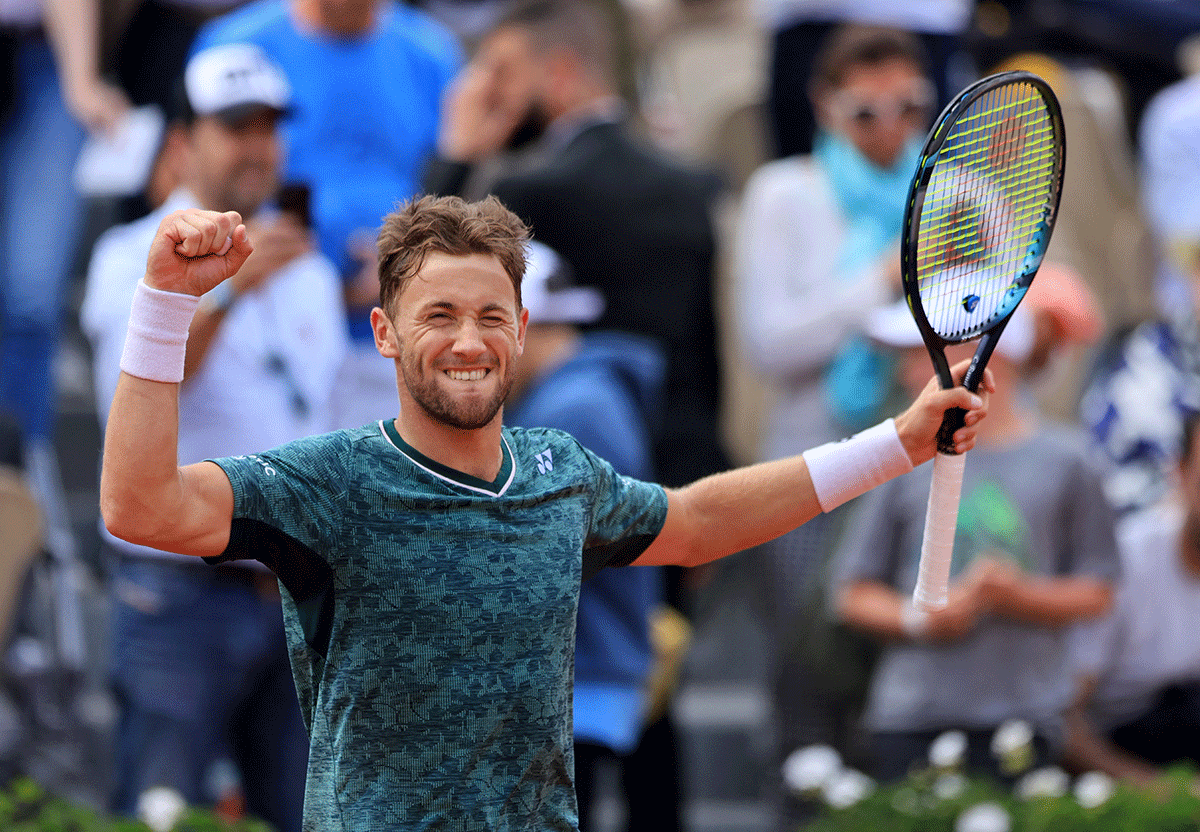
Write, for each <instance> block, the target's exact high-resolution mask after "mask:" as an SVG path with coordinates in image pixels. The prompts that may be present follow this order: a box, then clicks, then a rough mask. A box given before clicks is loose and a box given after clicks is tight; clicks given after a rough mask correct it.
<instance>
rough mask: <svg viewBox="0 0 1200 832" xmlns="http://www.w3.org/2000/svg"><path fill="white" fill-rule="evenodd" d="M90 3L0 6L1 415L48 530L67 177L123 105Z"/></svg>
mask: <svg viewBox="0 0 1200 832" xmlns="http://www.w3.org/2000/svg"><path fill="white" fill-rule="evenodd" d="M97 5H98V4H97V2H96V0H21V1H20V2H15V3H4V4H3V5H2V6H0V411H5V412H8V413H10V414H12V415H13V416H15V417H16V418H17V420H18V422H19V424H20V428H21V432H22V434H23V436H24V441H25V443H26V445H27V450H28V452H27V453H26V463H27V469H28V471H29V475H30V480H31V483H32V484H33V485H34V487H35V490H36V491H37V492H38V499H39V500H41V501H42V503H43V508H45V509H46V510H47V513H48V514H49V515H50V519H51V520H52V521H53V522H54V523H55V524H59V523H63V522H65V521H63V520H60V517H59V515H64V516H65V506H62V505H61V504H60V503H61V500H62V497H61V494H60V490H61V486H60V484H59V481H58V468H57V462H56V460H55V453H54V448H53V444H52V443H53V440H54V426H55V408H56V402H55V398H56V395H55V394H56V391H55V379H54V357H55V352H56V350H57V348H58V344H59V338H60V336H61V327H62V318H63V313H64V303H65V300H66V297H67V286H68V284H69V282H70V277H71V269H72V266H73V264H74V262H73V261H74V257H75V255H76V253H77V250H76V248H77V241H78V239H79V233H80V231H81V230H82V220H83V205H82V201H81V199H80V196H79V194H78V193H77V192H76V190H75V186H74V184H73V183H72V176H71V174H72V169H73V167H74V165H75V160H76V157H77V156H78V155H79V150H80V148H81V147H82V146H83V141H84V138H85V136H86V134H87V131H104V130H107V129H110V128H111V127H112V126H113V125H114V124H115V123H116V122H117V120H118V119H119V117H120V116H121V114H122V113H124V112H125V110H126V109H127V108H128V102H127V101H126V100H125V96H124V95H123V94H122V93H121V91H120V90H118V89H117V88H115V87H113V86H112V85H110V84H108V83H107V82H106V81H104V80H103V79H102V78H101V77H100V55H99V44H98V40H99V31H100V25H99V12H98V8H97ZM5 88H8V90H7V94H6V91H5Z"/></svg>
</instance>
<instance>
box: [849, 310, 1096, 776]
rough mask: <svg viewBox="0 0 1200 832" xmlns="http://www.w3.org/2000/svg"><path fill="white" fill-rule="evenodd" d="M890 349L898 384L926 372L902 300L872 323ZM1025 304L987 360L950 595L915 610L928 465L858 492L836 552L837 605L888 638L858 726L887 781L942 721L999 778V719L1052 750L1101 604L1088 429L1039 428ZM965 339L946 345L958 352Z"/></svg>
mask: <svg viewBox="0 0 1200 832" xmlns="http://www.w3.org/2000/svg"><path fill="white" fill-rule="evenodd" d="M867 334H868V335H869V336H870V337H872V338H873V339H874V340H876V341H878V342H879V343H882V344H883V345H885V346H889V347H892V348H894V349H896V350H898V351H899V361H900V370H899V375H900V378H901V379H902V380H903V381H904V382H905V384H906V385H908V386H911V385H912V384H913V383H914V382H915V380H916V377H917V376H918V375H922V374H923V375H925V376H928V374H929V355H928V353H927V352H926V349H925V347H924V345H923V344H922V342H921V336H920V334H919V333H918V331H917V328H916V324H915V323H913V319H912V314H911V313H910V312H909V310H908V308H907V306H906V305H905V304H904V303H898V304H895V305H893V306H890V307H885V308H883V309H880V310H878V311H877V312H876V313H874V314H873V315H872V316H871V318H870V319H869V321H868V325H867ZM1034 342H1035V332H1034V326H1033V320H1032V314H1031V311H1030V310H1029V309H1027V308H1026V307H1024V306H1022V307H1018V308H1017V310H1016V311H1015V312H1014V313H1013V317H1012V318H1011V319H1010V321H1009V324H1008V327H1007V328H1006V329H1005V332H1004V336H1003V337H1002V338H1001V339H1000V342H999V345H998V347H997V349H996V352H995V353H993V355H992V359H991V361H990V362H989V364H988V369H990V370H991V371H992V372H993V373H994V375H995V379H996V392H995V393H994V394H993V395H992V398H991V409H990V413H989V416H988V420H987V424H986V425H984V426H983V427H981V429H980V432H979V442H978V444H977V445H976V447H975V449H974V450H972V451H971V453H970V455H969V457H968V458H967V462H966V471H965V474H964V480H963V490H962V502H961V504H960V509H959V515H958V533H957V535H956V537H955V541H954V561H953V566H952V577H951V588H950V601H949V604H948V605H947V606H946V607H944V608H942V609H940V610H936V611H933V612H924V611H922V610H919V609H917V608H915V607H913V605H912V604H911V602H910V601H909V599H910V598H911V597H912V590H913V586H914V585H915V582H916V574H917V565H918V561H919V558H920V553H921V540H922V533H923V530H924V527H925V508H926V504H927V502H928V498H929V487H930V477H931V472H930V471H929V469H928V468H926V469H923V470H918V471H914V472H912V473H911V474H906V475H904V476H902V477H898V478H897V479H895V480H893V481H891V482H890V483H888V484H886V485H885V486H883V487H881V488H878V489H876V490H875V491H874V492H873V493H872V494H871V495H869V496H867V497H864V499H863V500H861V501H860V503H861V504H860V505H859V506H858V507H857V513H856V514H855V515H854V516H853V518H852V519H851V521H850V523H849V525H848V527H847V532H846V536H845V538H844V539H843V541H842V544H841V546H840V548H839V551H838V552H837V554H836V555H835V559H834V566H833V571H832V582H831V589H830V595H831V598H832V599H833V606H834V614H835V615H836V616H838V617H840V618H841V619H842V620H843V621H845V622H846V623H848V624H850V625H851V626H853V627H856V628H858V629H861V630H863V631H865V632H867V633H869V634H871V635H875V636H878V637H879V638H880V639H881V640H882V641H883V642H884V645H883V652H882V654H881V657H880V659H879V662H878V664H877V665H876V668H875V671H874V673H873V677H872V680H871V684H870V690H869V692H868V696H867V703H866V708H865V713H864V716H863V724H864V727H865V730H866V731H867V733H868V735H869V741H870V745H871V749H872V753H873V756H874V758H875V762H876V765H877V766H878V770H877V772H876V774H877V775H878V776H879V777H881V778H882V779H885V780H890V779H896V778H899V777H901V776H903V775H904V773H905V772H906V771H907V770H908V768H909V766H911V765H913V764H914V763H915V764H923V763H924V762H925V760H926V754H927V751H928V748H929V744H930V742H931V741H932V740H933V739H934V738H935V737H936V736H937V735H938V734H940V733H941V732H943V731H946V730H951V729H953V730H961V731H963V732H964V734H965V736H966V738H967V746H968V751H967V759H966V765H967V766H968V767H969V768H971V769H973V770H984V771H987V772H988V773H990V774H992V775H994V776H1004V775H1007V774H1011V773H1012V772H1010V771H1006V770H1004V769H1003V767H1002V766H1001V764H1000V761H998V760H996V759H993V758H992V757H991V756H990V740H991V737H992V734H993V732H994V731H995V729H996V728H997V727H998V726H999V725H1000V724H1001V723H1002V722H1004V721H1005V720H1008V719H1014V718H1020V719H1023V720H1025V721H1027V722H1028V723H1029V724H1030V725H1031V726H1032V727H1033V730H1034V736H1035V740H1034V750H1035V752H1036V756H1037V759H1038V760H1039V761H1041V762H1046V761H1048V760H1049V758H1050V756H1051V755H1052V754H1053V753H1054V752H1055V750H1056V745H1057V743H1058V741H1060V740H1061V736H1062V734H1061V732H1062V717H1063V712H1064V711H1065V710H1066V707H1067V705H1068V704H1069V702H1070V701H1071V697H1072V695H1073V692H1074V691H1073V679H1072V677H1071V674H1070V673H1069V672H1068V671H1067V670H1066V669H1065V667H1064V665H1065V661H1066V658H1067V655H1068V650H1067V635H1068V631H1069V629H1070V627H1069V625H1071V624H1073V623H1075V622H1078V621H1082V620H1086V619H1090V618H1094V617H1096V616H1099V615H1101V614H1102V613H1104V612H1105V611H1107V609H1108V608H1109V606H1110V604H1111V599H1112V593H1113V586H1112V584H1113V580H1114V579H1115V578H1116V576H1117V574H1118V572H1119V559H1118V557H1117V551H1116V541H1115V534H1114V529H1113V523H1114V516H1113V512H1112V510H1111V508H1110V507H1109V506H1108V504H1107V502H1106V501H1105V499H1104V495H1103V492H1102V490H1101V484H1100V478H1099V476H1098V473H1097V472H1096V471H1094V470H1092V468H1091V467H1090V465H1089V464H1088V456H1087V452H1086V444H1085V440H1084V437H1083V436H1082V434H1081V432H1080V431H1078V430H1075V429H1072V428H1068V427H1065V426H1055V425H1051V424H1048V423H1047V422H1046V421H1045V420H1044V418H1043V417H1042V415H1041V414H1040V413H1039V412H1038V410H1037V407H1036V405H1035V404H1034V402H1033V399H1032V396H1031V395H1030V393H1029V390H1028V389H1027V387H1026V386H1025V385H1024V383H1023V380H1022V367H1023V365H1024V362H1025V361H1026V359H1027V358H1028V357H1029V356H1030V354H1031V351H1032V350H1033V348H1034ZM975 346H976V344H975V343H974V342H971V343H968V344H963V345H958V346H955V347H951V348H948V349H947V350H946V357H947V358H948V359H949V360H950V361H951V362H954V361H960V360H962V359H963V358H967V357H970V355H971V354H972V353H973V352H974V349H975Z"/></svg>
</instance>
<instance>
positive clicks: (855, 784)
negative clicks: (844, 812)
mask: <svg viewBox="0 0 1200 832" xmlns="http://www.w3.org/2000/svg"><path fill="white" fill-rule="evenodd" d="M873 791H875V781H874V780H872V779H871V778H870V777H868V776H867V775H865V774H863V773H862V772H861V771H855V770H854V769H852V768H846V769H842V770H841V771H840V772H839V773H837V774H835V775H834V776H833V777H831V778H830V779H829V780H827V781H826V782H825V785H824V786H822V787H821V795H822V797H824V798H825V802H826V803H828V804H829V805H830V806H832V807H833V808H835V809H847V808H849V807H851V806H853V805H854V804H855V803H858V801H860V800H862V799H863V798H864V797H866V796H867V795H869V794H870V793H871V792H873Z"/></svg>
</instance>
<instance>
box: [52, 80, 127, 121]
mask: <svg viewBox="0 0 1200 832" xmlns="http://www.w3.org/2000/svg"><path fill="white" fill-rule="evenodd" d="M63 100H64V102H65V103H66V105H67V109H68V110H70V112H71V115H72V116H73V117H74V118H75V120H76V121H78V122H79V123H80V124H82V125H83V126H84V127H86V128H87V129H88V131H89V132H92V133H109V132H112V130H113V129H114V128H115V127H116V126H117V123H118V122H120V120H121V117H122V116H124V115H125V113H126V112H127V111H128V110H129V107H130V105H129V99H128V98H126V97H125V93H124V92H123V91H122V90H121V89H120V88H119V87H114V86H113V85H112V84H109V83H107V82H106V81H103V80H101V79H100V78H90V79H87V80H84V81H78V82H75V83H64V87H63Z"/></svg>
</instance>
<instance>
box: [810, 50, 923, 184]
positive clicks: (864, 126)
mask: <svg viewBox="0 0 1200 832" xmlns="http://www.w3.org/2000/svg"><path fill="white" fill-rule="evenodd" d="M816 104H817V111H818V113H819V114H820V118H821V122H822V125H823V126H824V127H826V128H827V129H829V130H833V131H835V132H838V133H841V134H842V135H844V136H846V137H847V138H848V139H849V140H850V141H851V142H853V144H854V146H855V147H857V148H858V151H859V152H860V153H862V154H863V155H864V156H866V157H867V158H868V159H870V160H871V162H873V163H874V164H875V165H877V166H878V167H881V168H890V167H891V166H892V165H893V164H894V163H895V161H896V159H897V158H898V157H899V155H900V151H901V150H902V149H903V148H904V145H905V143H906V142H908V141H909V140H910V139H912V138H913V137H914V136H919V135H920V134H922V133H924V132H925V130H926V128H927V127H928V126H929V118H930V116H931V115H932V110H931V108H932V106H933V104H934V91H933V87H932V85H931V84H930V82H929V81H928V79H926V78H925V77H924V76H923V75H922V74H921V72H920V70H919V69H918V68H917V67H915V66H914V65H913V64H911V63H910V62H908V61H907V60H904V59H902V58H894V59H891V60H887V61H883V62H882V63H879V64H872V65H862V66H856V67H851V68H850V69H849V70H848V71H847V72H846V75H845V79H844V80H843V82H842V85H841V86H840V87H839V88H837V89H833V90H829V91H827V92H825V93H824V94H822V95H820V96H819V98H818V100H817V102H816Z"/></svg>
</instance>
